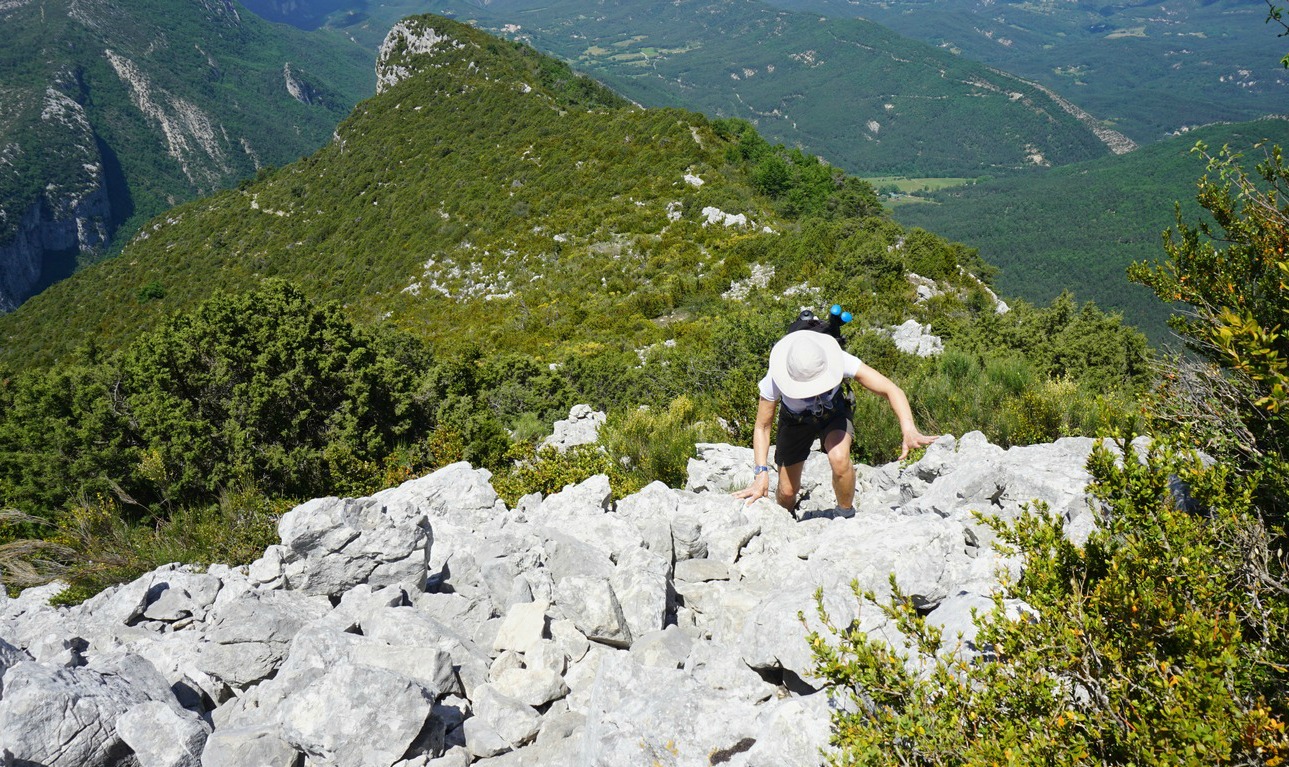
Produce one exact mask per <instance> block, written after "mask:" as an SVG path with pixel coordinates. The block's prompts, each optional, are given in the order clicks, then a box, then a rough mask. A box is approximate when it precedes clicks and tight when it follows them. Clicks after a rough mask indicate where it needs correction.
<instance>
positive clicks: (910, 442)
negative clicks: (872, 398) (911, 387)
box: [855, 362, 937, 461]
mask: <svg viewBox="0 0 1289 767" xmlns="http://www.w3.org/2000/svg"><path fill="white" fill-rule="evenodd" d="M855 380H856V381H859V385H860V386H863V387H864V388H865V389H868V390H869V391H871V392H873V393H874V394H877V395H879V396H881V397H884V398H886V401H887V402H889V403H890V405H891V410H893V411H895V417H896V418H898V419H899V422H900V434H902V435H903V440H902V444H901V445H900V460H901V461H902V460H904V459H905V458H907V457H908V455H909V451H911V450H916V449H917V448H919V447H926V446H927V445H929V444H931V443H932V442H935V441H936V439H937V437H935V436H927V435H925V434H923V433H922V432H920V431H918V427H917V424H916V423H914V422H913V408H911V407H909V398H908V397H906V396H905V395H904V390H903V389H901V388H900V387H898V386H896V385H895V382H894V381H892V380H891V379H889V378H887V377H886V376H884V375H882V374H881V373H879V372H877V371H876V370H874V369H872V368H871V367H869V366H868V365H865V364H864V363H862V362H861V363H860V365H859V372H858V373H856V374H855Z"/></svg>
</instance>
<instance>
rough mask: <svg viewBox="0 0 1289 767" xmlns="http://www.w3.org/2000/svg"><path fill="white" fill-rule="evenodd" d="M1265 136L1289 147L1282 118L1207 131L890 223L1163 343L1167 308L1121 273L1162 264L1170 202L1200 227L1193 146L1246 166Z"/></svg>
mask: <svg viewBox="0 0 1289 767" xmlns="http://www.w3.org/2000/svg"><path fill="white" fill-rule="evenodd" d="M1264 139H1265V140H1269V141H1270V142H1271V143H1274V144H1279V145H1281V146H1289V120H1283V119H1268V120H1258V121H1255V122H1249V123H1238V124H1234V125H1213V126H1209V127H1206V128H1203V129H1200V130H1196V131H1192V132H1190V133H1188V134H1186V135H1184V136H1181V137H1178V138H1175V139H1171V140H1168V141H1162V142H1159V143H1157V144H1152V145H1150V146H1146V147H1143V148H1141V149H1139V150H1138V151H1136V152H1133V153H1132V154H1129V155H1125V156H1123V157H1113V158H1106V159H1102V160H1094V161H1092V162H1088V163H1082V164H1078V165H1072V166H1068V167H1062V168H1054V169H1052V170H1051V171H1049V172H1047V173H1044V174H1042V175H1036V176H1031V177H1026V178H1017V179H998V180H995V181H991V182H989V183H982V184H977V185H974V186H968V187H958V188H953V189H946V190H943V191H941V192H937V193H935V194H933V195H931V199H932V200H934V201H935V202H937V203H939V204H931V205H904V206H900V207H898V208H897V209H896V210H895V211H894V216H895V218H896V219H897V220H899V221H900V222H901V223H904V224H907V225H910V226H919V227H924V228H926V229H929V230H931V231H934V232H936V233H937V234H941V235H943V236H946V237H949V238H951V239H954V240H959V241H961V242H963V243H965V244H967V245H970V246H971V247H974V248H978V249H979V250H980V254H981V257H983V258H984V259H985V260H986V261H988V262H989V263H991V264H994V265H996V266H998V267H999V268H1000V269H1001V270H1002V272H1001V274H1000V275H999V276H998V277H997V280H996V282H997V287H998V290H999V292H1000V293H1003V294H1004V295H1015V296H1020V297H1022V298H1025V299H1027V300H1030V301H1034V302H1046V301H1048V300H1050V299H1051V298H1052V297H1053V296H1055V295H1057V294H1059V293H1060V292H1061V291H1063V290H1067V289H1069V290H1072V291H1073V292H1074V293H1075V295H1076V296H1077V297H1078V298H1079V299H1080V300H1085V301H1086V300H1091V301H1096V302H1097V304H1098V305H1100V306H1101V307H1102V308H1105V309H1114V310H1117V311H1120V312H1122V313H1123V314H1124V317H1125V319H1127V320H1128V321H1129V322H1131V323H1133V324H1135V325H1137V326H1138V327H1140V328H1141V329H1142V330H1143V331H1145V332H1146V334H1147V335H1148V336H1149V337H1150V338H1151V339H1152V340H1153V341H1154V342H1156V343H1160V342H1163V341H1166V340H1167V339H1168V330H1167V327H1166V325H1165V324H1164V320H1165V319H1166V317H1167V315H1168V307H1166V306H1164V305H1162V304H1160V303H1159V302H1158V301H1157V300H1156V299H1155V298H1154V295H1153V294H1152V293H1150V291H1148V290H1146V289H1145V288H1143V287H1140V286H1137V285H1133V284H1131V283H1129V282H1128V279H1127V277H1125V276H1124V270H1125V269H1127V267H1128V265H1129V264H1131V263H1132V262H1134V261H1147V260H1155V259H1159V260H1162V259H1163V258H1164V251H1163V246H1162V240H1161V234H1162V232H1163V231H1164V230H1166V229H1168V228H1170V227H1172V226H1173V225H1174V222H1175V219H1174V216H1173V210H1174V203H1175V202H1180V203H1181V205H1182V210H1183V214H1184V215H1185V216H1186V217H1187V220H1188V221H1191V222H1194V221H1196V220H1199V219H1198V215H1199V206H1198V204H1197V203H1196V202H1195V191H1196V190H1195V182H1196V180H1197V179H1198V178H1199V177H1200V176H1202V175H1203V174H1204V164H1203V161H1202V160H1201V159H1200V158H1199V157H1197V156H1195V155H1193V154H1192V153H1191V152H1190V149H1191V148H1192V147H1194V146H1195V142H1196V141H1204V142H1205V143H1206V144H1208V145H1209V146H1210V147H1212V148H1214V149H1216V148H1217V147H1220V146H1222V145H1224V144H1229V145H1230V146H1231V147H1232V148H1234V149H1240V150H1242V151H1244V152H1245V153H1246V156H1247V157H1248V159H1249V160H1250V161H1251V162H1252V161H1256V160H1257V159H1258V158H1260V157H1261V156H1262V151H1263V150H1262V149H1255V148H1253V147H1254V145H1255V144H1256V143H1258V142H1260V141H1262V140H1264Z"/></svg>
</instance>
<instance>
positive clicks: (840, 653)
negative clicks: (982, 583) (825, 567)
mask: <svg viewBox="0 0 1289 767" xmlns="http://www.w3.org/2000/svg"><path fill="white" fill-rule="evenodd" d="M1120 451H1121V452H1120V453H1115V452H1112V451H1110V450H1108V449H1106V448H1105V447H1098V448H1097V449H1096V450H1095V451H1094V453H1093V455H1092V457H1091V458H1090V460H1089V469H1090V471H1091V472H1092V475H1093V477H1094V482H1093V485H1092V491H1093V492H1094V494H1095V496H1096V497H1097V498H1098V499H1099V501H1100V503H1101V505H1100V506H1099V514H1098V517H1099V522H1100V526H1099V528H1098V529H1097V530H1095V531H1094V532H1093V533H1092V534H1091V536H1090V537H1089V538H1088V540H1087V542H1086V544H1084V545H1083V546H1078V545H1075V544H1073V543H1071V542H1070V541H1068V540H1067V539H1066V538H1065V537H1064V530H1063V520H1062V519H1061V518H1059V517H1058V516H1055V515H1052V514H1050V513H1048V512H1047V511H1046V509H1045V507H1043V506H1042V505H1039V506H1038V507H1037V508H1036V509H1035V510H1033V511H1030V512H1027V513H1026V514H1024V515H1023V516H1022V517H1020V518H1019V519H1017V520H1016V521H1015V522H1013V523H1010V524H1008V523H1002V522H998V521H992V522H991V523H990V524H991V526H992V527H993V528H994V529H995V531H996V532H997V533H998V535H999V539H1000V540H1001V541H1002V542H1003V545H1004V547H1005V548H1006V550H1007V551H1010V552H1013V553H1016V552H1019V553H1020V554H1021V555H1022V557H1023V565H1022V568H1021V573H1022V574H1021V576H1020V578H1019V579H1018V580H1016V581H1014V582H1006V583H1004V590H1003V591H1002V592H1000V593H999V594H998V595H997V596H996V597H995V601H994V609H993V610H992V612H991V613H989V614H988V615H979V616H977V618H976V622H977V625H978V626H979V627H980V631H979V634H978V635H977V637H976V638H975V640H974V645H975V646H976V647H978V648H980V649H981V654H975V653H971V652H967V651H966V650H965V649H964V646H963V645H962V644H961V643H960V642H955V640H954V638H952V637H944V636H943V635H942V632H941V631H940V629H939V628H938V627H936V626H934V625H928V624H927V622H926V620H925V619H924V618H923V616H922V615H921V614H919V612H918V611H917V610H916V609H915V607H914V605H913V603H912V601H911V600H910V599H908V598H907V597H905V595H904V594H902V593H901V591H900V589H899V586H898V584H896V583H894V582H893V583H892V585H893V587H894V589H893V593H894V597H893V599H892V601H891V602H890V603H886V604H881V605H877V607H878V609H880V610H881V611H882V612H883V613H884V614H885V615H886V616H887V617H888V618H889V619H890V620H892V621H893V622H894V624H895V626H896V627H897V628H898V629H899V631H900V633H901V635H902V636H904V637H905V640H904V643H903V649H902V650H900V649H892V647H891V646H890V645H888V644H887V643H886V641H885V639H882V640H874V639H870V638H869V637H868V636H867V635H866V634H864V633H863V632H861V631H858V630H855V629H853V628H849V627H845V626H836V625H833V624H831V622H830V621H829V620H828V617H827V615H826V613H825V612H824V610H823V607H822V604H823V602H822V599H820V600H819V612H820V615H821V617H823V618H824V620H825V624H826V625H827V626H828V627H829V628H830V629H831V631H832V632H834V634H835V638H833V639H830V638H825V637H824V636H823V635H822V634H819V633H814V634H811V636H810V637H809V642H810V644H811V647H812V649H813V651H814V653H815V658H816V663H817V665H816V672H817V673H818V674H819V676H821V677H822V678H824V679H826V680H828V683H829V684H830V685H831V686H832V688H833V691H834V693H835V694H840V695H841V696H842V697H843V698H845V699H847V700H849V704H848V705H843V706H841V707H839V708H838V709H837V710H836V711H835V713H834V714H833V724H834V738H833V742H834V744H835V745H837V746H838V748H839V755H838V756H836V757H835V758H834V759H832V760H831V762H832V763H833V764H839V765H842V764H845V765H850V764H901V765H986V764H1068V765H1080V764H1086V765H1092V764H1102V765H1165V764H1169V765H1171V764H1196V765H1199V764H1205V765H1209V764H1266V765H1274V764H1279V763H1281V762H1282V761H1283V760H1284V759H1285V758H1286V757H1289V738H1287V737H1286V733H1285V723H1286V721H1287V719H1289V708H1287V707H1286V696H1285V692H1284V691H1285V684H1286V681H1289V680H1287V679H1286V669H1287V668H1289V634H1287V633H1286V629H1289V622H1287V619H1289V594H1286V592H1285V590H1284V589H1283V588H1282V587H1281V586H1280V585H1279V583H1280V581H1279V577H1280V567H1279V563H1278V562H1277V561H1275V560H1274V559H1271V558H1269V557H1268V554H1269V551H1268V537H1267V536H1268V531H1267V530H1266V529H1265V528H1264V527H1263V526H1262V524H1261V522H1260V519H1259V517H1258V513H1257V510H1256V508H1254V507H1253V506H1251V504H1250V498H1251V489H1252V488H1251V483H1250V482H1249V480H1248V479H1247V478H1244V477H1240V476H1239V475H1238V474H1237V473H1235V472H1233V471H1231V470H1230V469H1228V468H1225V467H1222V466H1217V467H1211V468H1210V467H1206V466H1205V465H1204V464H1203V462H1201V461H1200V460H1199V459H1198V458H1196V457H1194V456H1193V455H1185V454H1179V453H1176V452H1173V451H1172V450H1170V449H1168V448H1166V447H1163V446H1156V447H1155V448H1152V449H1151V450H1150V451H1149V452H1148V454H1147V455H1146V456H1145V457H1144V459H1137V457H1136V456H1135V454H1134V453H1133V451H1132V448H1131V447H1128V446H1127V445H1126V444H1121V445H1120ZM1125 452H1126V455H1127V456H1128V459H1127V460H1120V456H1121V455H1122V454H1125ZM1179 481H1180V484H1181V485H1182V486H1184V487H1186V488H1188V489H1189V491H1190V493H1191V498H1192V499H1193V500H1192V503H1193V506H1194V509H1192V508H1189V507H1188V506H1186V505H1182V504H1179V503H1178V501H1177V498H1176V497H1175V495H1174V491H1173V488H1174V487H1177V486H1178V484H1179ZM1195 509H1202V513H1196V510H1195ZM857 596H860V597H862V599H861V601H862V602H863V603H864V604H863V605H862V606H863V607H866V608H867V607H871V606H873V605H876V604H877V603H876V602H875V601H874V598H873V595H872V594H871V593H869V594H863V595H859V594H858V590H857ZM1007 597H1010V598H1019V599H1021V600H1023V601H1024V602H1025V603H1026V604H1027V605H1029V607H1030V608H1032V609H1033V611H1034V612H1035V614H1030V613H1028V612H1026V611H1021V612H1020V613H1019V614H1017V613H1016V612H1014V611H1013V612H1012V613H1011V614H1010V615H1009V611H1008V609H1007V607H1006V606H1005V605H1004V598H1007ZM910 659H912V660H913V661H914V662H913V663H912V664H910V663H909V661H910ZM913 669H919V670H916V671H915V670H913Z"/></svg>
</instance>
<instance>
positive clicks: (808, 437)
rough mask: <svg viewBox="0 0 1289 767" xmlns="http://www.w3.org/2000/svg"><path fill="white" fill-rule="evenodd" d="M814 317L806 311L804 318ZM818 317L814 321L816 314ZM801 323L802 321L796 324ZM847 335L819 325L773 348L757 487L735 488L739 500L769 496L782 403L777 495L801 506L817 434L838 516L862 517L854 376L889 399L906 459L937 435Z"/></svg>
mask: <svg viewBox="0 0 1289 767" xmlns="http://www.w3.org/2000/svg"><path fill="white" fill-rule="evenodd" d="M838 310H839V307H834V308H833V314H834V315H836V314H837V312H838ZM809 314H810V313H809V312H803V313H802V317H803V319H805V318H806V316H807V315H809ZM810 317H811V319H813V315H810ZM846 319H849V316H847V317H846ZM816 322H817V321H816ZM798 324H799V323H794V324H793V327H797V326H798ZM834 324H835V326H836V327H838V328H839V327H840V325H839V324H837V323H834ZM839 337H840V332H833V333H831V334H830V333H829V332H821V329H818V328H817V329H814V330H794V331H793V332H790V333H789V334H788V335H786V336H784V337H783V338H782V339H780V340H779V342H778V343H776V344H775V345H774V348H773V349H771V350H770V372H769V373H768V374H766V376H765V377H764V378H762V379H761V382H760V384H759V388H760V393H761V397H760V400H759V402H758V406H757V411H756V427H755V428H754V430H753V432H752V453H753V457H754V460H755V462H756V466H755V468H754V469H753V479H752V484H751V485H749V486H748V487H746V488H744V489H743V490H740V491H738V492H736V493H734V497H736V498H743V499H746V501H747V502H748V503H751V502H752V501H755V500H757V499H758V498H763V497H764V496H766V495H767V494H768V493H769V488H770V467H769V465H767V459H768V456H769V452H770V424H771V422H772V421H773V419H774V412H775V409H776V408H777V407H778V406H779V403H780V402H782V403H783V409H782V410H781V411H780V412H779V436H778V440H777V441H776V443H775V454H774V457H775V463H777V464H778V467H779V486H778V490H777V492H776V493H775V496H776V497H775V500H777V501H778V502H779V505H780V506H782V507H783V508H785V509H787V510H788V511H793V510H794V509H795V507H796V503H797V493H798V491H800V489H801V470H802V468H803V467H804V466H805V460H806V458H807V457H808V456H809V455H810V449H811V448H812V447H813V446H814V443H815V440H816V439H817V440H819V441H820V444H821V446H822V449H823V452H825V453H827V454H828V462H829V464H830V465H831V466H832V487H833V492H834V493H835V494H836V496H837V513H838V514H839V515H842V516H851V515H853V514H854V511H855V465H854V464H853V463H851V460H850V443H851V439H852V438H853V437H854V434H855V429H854V425H853V424H852V422H851V417H852V413H851V403H850V400H849V399H848V397H847V396H846V392H845V391H844V386H845V383H844V380H845V379H846V378H854V379H855V380H856V381H859V383H860V385H861V386H863V387H864V388H865V389H868V390H869V391H871V392H873V393H874V394H877V395H879V396H881V397H885V398H886V401H887V402H888V403H890V406H891V409H892V410H893V411H895V416H896V418H898V419H899V422H900V432H901V433H902V434H903V443H902V446H901V447H902V449H901V450H900V458H901V459H903V458H905V457H907V456H908V454H909V451H910V450H914V449H917V448H919V447H924V446H926V445H929V444H931V443H932V442H934V441H935V440H936V437H933V436H926V435H924V434H922V433H921V432H920V431H918V428H917V425H916V424H915V423H914V422H913V411H912V409H911V408H910V407H909V400H908V397H906V396H905V395H904V391H903V390H901V389H900V387H898V386H896V385H895V383H894V382H892V381H891V380H890V379H889V378H887V377H886V376H884V375H882V374H881V373H879V372H877V371H876V370H874V369H872V368H871V367H869V366H867V365H865V364H864V363H863V362H861V361H860V359H859V358H858V357H856V356H854V355H853V354H849V353H847V352H845V351H843V350H842V348H841V344H840V343H838V338H839Z"/></svg>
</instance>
